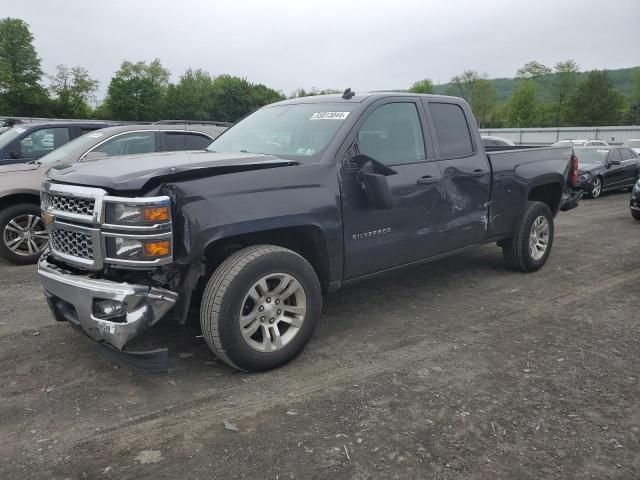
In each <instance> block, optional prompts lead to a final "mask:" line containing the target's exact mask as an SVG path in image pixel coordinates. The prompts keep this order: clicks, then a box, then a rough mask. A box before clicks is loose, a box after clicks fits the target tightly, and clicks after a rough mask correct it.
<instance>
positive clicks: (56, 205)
mask: <svg viewBox="0 0 640 480" xmlns="http://www.w3.org/2000/svg"><path fill="white" fill-rule="evenodd" d="M41 196H42V204H43V205H44V207H46V208H50V209H53V210H56V211H58V212H65V213H73V214H75V215H87V216H93V213H94V210H95V204H96V201H95V199H93V198H78V197H66V196H62V195H52V194H51V193H46V192H42V195H41Z"/></svg>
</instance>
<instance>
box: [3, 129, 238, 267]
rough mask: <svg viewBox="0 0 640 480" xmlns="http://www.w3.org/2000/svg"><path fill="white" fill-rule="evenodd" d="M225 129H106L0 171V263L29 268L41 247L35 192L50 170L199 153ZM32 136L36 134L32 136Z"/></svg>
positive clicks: (42, 236) (43, 234)
mask: <svg viewBox="0 0 640 480" xmlns="http://www.w3.org/2000/svg"><path fill="white" fill-rule="evenodd" d="M14 128H16V127H14ZM56 128H58V127H56ZM60 128H67V127H60ZM74 128H80V127H77V126H76V127H74ZM225 128H226V127H219V126H215V125H195V124H194V125H189V126H183V127H182V128H181V127H180V126H178V125H127V126H118V127H108V128H103V129H101V130H94V131H91V132H90V133H88V134H86V135H83V136H81V137H79V138H77V139H75V140H73V141H71V142H69V143H67V144H65V145H64V146H62V147H60V148H58V149H55V150H53V151H52V152H51V153H49V154H48V155H45V156H44V157H42V158H41V159H39V160H36V161H32V162H30V163H22V164H12V165H8V166H1V167H0V232H2V237H1V238H0V257H1V258H3V259H5V260H8V261H10V262H12V263H15V264H28V263H35V262H36V261H37V259H38V257H39V256H40V254H41V253H42V251H43V250H44V249H45V247H46V246H47V242H48V237H47V232H46V229H45V226H44V223H43V222H42V219H41V217H40V187H41V185H42V181H43V179H44V174H45V172H46V171H47V170H48V169H49V168H50V167H52V166H57V167H62V166H66V165H68V164H71V163H73V162H87V161H91V160H96V159H100V158H105V157H115V156H131V155H140V154H144V153H154V152H173V151H178V150H203V149H204V148H205V147H206V146H207V145H209V144H210V143H211V141H212V140H213V139H214V138H216V137H217V136H218V135H219V134H220V133H221V132H222V131H223V130H224V129H225ZM46 130H47V129H45V131H46ZM38 131H42V130H34V132H38ZM23 133H25V132H23ZM0 138H1V137H0ZM21 138H22V139H24V138H27V137H24V136H22V137H21ZM107 168H108V167H107Z"/></svg>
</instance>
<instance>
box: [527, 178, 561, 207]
mask: <svg viewBox="0 0 640 480" xmlns="http://www.w3.org/2000/svg"><path fill="white" fill-rule="evenodd" d="M527 200H528V201H533V202H542V203H544V204H546V205H547V206H548V207H549V210H551V213H552V214H553V215H554V216H555V215H556V214H557V213H558V211H559V210H560V205H561V203H562V183H561V182H557V181H554V182H547V183H542V184H537V185H534V186H532V187H531V188H530V189H529V191H528V193H527Z"/></svg>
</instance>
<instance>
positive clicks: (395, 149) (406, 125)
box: [358, 103, 425, 165]
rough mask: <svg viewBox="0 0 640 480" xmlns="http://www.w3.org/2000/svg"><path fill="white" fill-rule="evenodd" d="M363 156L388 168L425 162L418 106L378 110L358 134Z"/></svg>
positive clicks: (385, 106)
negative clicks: (389, 166)
mask: <svg viewBox="0 0 640 480" xmlns="http://www.w3.org/2000/svg"><path fill="white" fill-rule="evenodd" d="M358 147H359V149H360V153H363V154H364V155H367V156H369V157H371V158H373V159H375V160H378V161H379V162H381V163H385V164H387V165H397V164H401V163H415V162H423V161H424V160H425V153H424V138H423V136H422V128H421V126H420V119H419V117H418V110H417V109H416V106H415V104H414V103H388V104H386V105H382V106H381V107H378V108H377V109H376V110H375V111H374V112H373V113H372V114H371V115H369V117H368V118H367V119H366V120H365V122H364V124H363V125H362V127H361V128H360V131H359V132H358Z"/></svg>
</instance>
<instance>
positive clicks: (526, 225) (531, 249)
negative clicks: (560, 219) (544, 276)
mask: <svg viewBox="0 0 640 480" xmlns="http://www.w3.org/2000/svg"><path fill="white" fill-rule="evenodd" d="M553 231H554V230H553V215H552V214H551V210H549V207H548V206H547V205H546V204H544V203H542V202H528V204H527V208H526V209H525V212H524V216H523V218H522V220H521V221H520V225H519V226H518V230H517V232H516V234H515V235H514V236H513V237H512V238H510V239H509V240H506V241H503V242H502V253H503V256H504V260H505V263H506V264H507V266H509V267H510V268H513V269H514V270H520V271H521V272H534V271H536V270H538V269H539V268H540V267H542V266H543V265H544V264H545V262H546V261H547V258H548V257H549V254H550V253H551V246H552V245H553Z"/></svg>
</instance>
